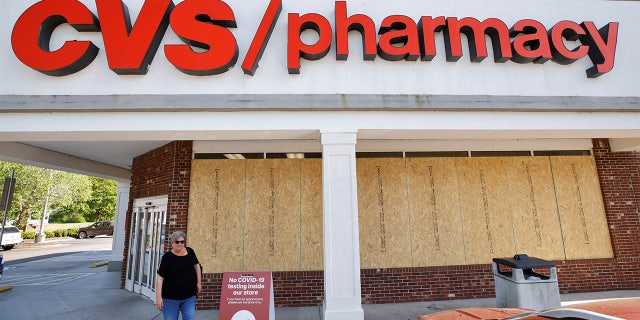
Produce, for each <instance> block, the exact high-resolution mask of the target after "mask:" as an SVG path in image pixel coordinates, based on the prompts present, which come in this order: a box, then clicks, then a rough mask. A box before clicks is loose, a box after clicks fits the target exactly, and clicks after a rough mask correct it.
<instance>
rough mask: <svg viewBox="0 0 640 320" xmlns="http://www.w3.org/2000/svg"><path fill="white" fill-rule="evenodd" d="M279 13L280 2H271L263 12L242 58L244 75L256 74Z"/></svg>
mask: <svg viewBox="0 0 640 320" xmlns="http://www.w3.org/2000/svg"><path fill="white" fill-rule="evenodd" d="M281 11H282V0H271V2H270V3H269V6H268V7H267V11H265V13H264V16H263V17H262V21H261V22H260V26H258V30H257V31H256V34H255V36H254V37H253V40H252V41H251V46H249V50H248V51H247V55H246V56H245V57H244V61H242V70H243V71H244V73H245V74H248V75H250V76H252V75H253V74H254V73H255V72H256V69H258V61H260V58H262V53H263V52H264V48H265V47H266V46H267V43H268V42H269V38H270V37H271V33H272V32H273V28H274V27H275V26H276V22H277V21H278V17H279V16H280V12H281Z"/></svg>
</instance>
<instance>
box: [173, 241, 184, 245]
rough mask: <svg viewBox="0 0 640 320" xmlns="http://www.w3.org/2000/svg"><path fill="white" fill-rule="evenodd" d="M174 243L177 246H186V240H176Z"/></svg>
mask: <svg viewBox="0 0 640 320" xmlns="http://www.w3.org/2000/svg"><path fill="white" fill-rule="evenodd" d="M173 243H175V244H180V243H182V244H185V241H184V240H176V241H174V242H173Z"/></svg>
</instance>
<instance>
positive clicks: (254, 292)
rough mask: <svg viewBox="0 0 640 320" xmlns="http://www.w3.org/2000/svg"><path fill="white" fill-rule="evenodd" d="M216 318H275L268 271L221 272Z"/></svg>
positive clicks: (236, 319) (262, 319) (223, 319)
mask: <svg viewBox="0 0 640 320" xmlns="http://www.w3.org/2000/svg"><path fill="white" fill-rule="evenodd" d="M219 319H220V320H275V307H274V303H273V279H272V275H271V272H270V271H256V272H251V271H249V272H225V273H224V275H223V278H222V291H221V294H220V313H219Z"/></svg>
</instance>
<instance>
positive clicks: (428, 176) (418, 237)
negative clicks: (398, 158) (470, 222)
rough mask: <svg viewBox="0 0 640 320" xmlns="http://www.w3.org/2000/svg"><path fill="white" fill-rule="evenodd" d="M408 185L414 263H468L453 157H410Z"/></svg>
mask: <svg viewBox="0 0 640 320" xmlns="http://www.w3.org/2000/svg"><path fill="white" fill-rule="evenodd" d="M406 161H407V186H408V201H409V213H410V217H411V235H412V250H413V266H416V267H420V266H444V265H461V264H464V263H465V250H464V241H463V239H464V235H463V233H462V218H461V216H460V204H459V202H458V179H457V174H456V167H455V160H454V159H453V158H408V159H407V160H406Z"/></svg>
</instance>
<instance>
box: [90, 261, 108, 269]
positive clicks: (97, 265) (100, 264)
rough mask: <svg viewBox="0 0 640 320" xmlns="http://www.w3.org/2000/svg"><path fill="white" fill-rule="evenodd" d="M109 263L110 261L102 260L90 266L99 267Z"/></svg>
mask: <svg viewBox="0 0 640 320" xmlns="http://www.w3.org/2000/svg"><path fill="white" fill-rule="evenodd" d="M108 264H109V261H101V262H96V263H92V264H91V265H90V267H91V268H98V267H102V266H106V265H108Z"/></svg>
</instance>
